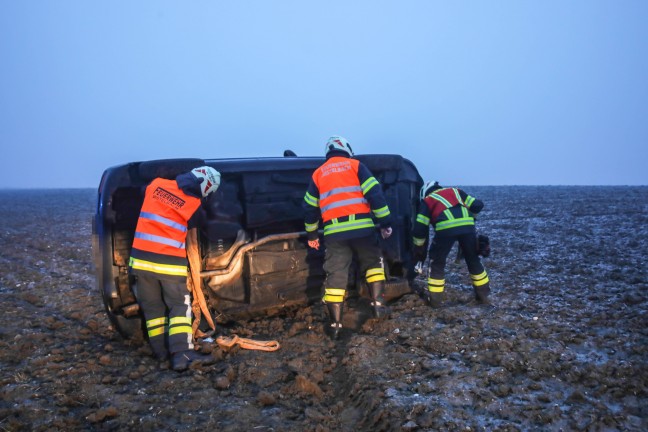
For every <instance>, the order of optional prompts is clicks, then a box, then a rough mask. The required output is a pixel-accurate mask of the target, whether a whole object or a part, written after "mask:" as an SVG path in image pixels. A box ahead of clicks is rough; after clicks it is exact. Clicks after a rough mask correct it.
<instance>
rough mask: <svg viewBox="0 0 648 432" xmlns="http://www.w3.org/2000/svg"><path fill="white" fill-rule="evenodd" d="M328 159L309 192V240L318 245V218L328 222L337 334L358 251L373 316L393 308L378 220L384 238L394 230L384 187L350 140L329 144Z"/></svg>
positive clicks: (327, 297) (331, 308) (330, 301)
mask: <svg viewBox="0 0 648 432" xmlns="http://www.w3.org/2000/svg"><path fill="white" fill-rule="evenodd" d="M325 152H326V162H325V163H324V164H323V165H321V166H320V167H319V168H317V169H316V170H315V172H314V173H313V176H312V178H311V181H310V184H309V185H308V190H307V191H306V195H305V196H304V210H305V214H306V216H305V226H306V232H307V233H308V245H309V246H310V247H312V248H315V249H319V247H320V242H319V237H318V228H319V219H320V217H321V219H322V221H323V225H324V227H323V228H324V239H325V240H326V251H325V256H324V271H325V272H326V281H325V283H324V296H323V298H322V300H323V301H324V303H325V304H326V306H327V310H328V314H329V320H330V326H327V331H328V332H329V334H330V336H331V338H332V339H337V338H338V336H339V333H340V330H341V329H342V304H343V302H344V296H345V294H346V287H347V282H348V275H349V266H350V265H351V261H352V259H353V254H354V253H355V254H357V257H358V260H359V266H360V270H361V271H362V272H363V273H364V275H365V279H366V281H367V285H368V287H369V292H370V295H371V298H372V306H373V313H374V317H376V318H382V317H384V316H386V315H387V314H388V313H389V310H388V308H387V306H386V302H385V298H384V292H385V268H384V262H383V257H382V252H381V250H380V245H379V243H378V237H377V235H376V224H375V223H374V219H375V220H376V222H377V223H378V225H379V227H380V231H381V234H382V237H383V238H387V237H389V236H390V235H391V232H392V228H391V214H390V211H389V207H388V206H387V202H386V200H385V197H384V195H383V192H382V188H381V186H380V184H379V183H378V180H376V179H375V178H374V176H373V174H372V173H371V171H369V169H368V168H367V167H366V166H365V165H363V164H362V163H360V162H359V161H358V160H357V159H353V151H352V150H351V146H350V145H349V142H348V141H347V140H346V139H344V138H342V137H339V136H333V137H331V138H329V140H328V141H327V143H326V146H325Z"/></svg>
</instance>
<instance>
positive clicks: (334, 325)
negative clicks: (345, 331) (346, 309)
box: [324, 303, 342, 340]
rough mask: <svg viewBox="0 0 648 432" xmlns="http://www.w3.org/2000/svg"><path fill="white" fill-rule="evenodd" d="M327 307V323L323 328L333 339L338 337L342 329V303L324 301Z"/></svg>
mask: <svg viewBox="0 0 648 432" xmlns="http://www.w3.org/2000/svg"><path fill="white" fill-rule="evenodd" d="M326 308H327V309H328V315H329V324H328V325H327V326H326V328H325V329H324V330H325V332H326V333H328V335H329V336H330V337H331V339H333V340H337V339H338V338H339V337H340V331H341V330H342V303H326Z"/></svg>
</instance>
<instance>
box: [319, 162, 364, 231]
mask: <svg viewBox="0 0 648 432" xmlns="http://www.w3.org/2000/svg"><path fill="white" fill-rule="evenodd" d="M359 166H360V162H359V161H358V160H357V159H349V158H345V157H337V156H334V157H332V158H330V159H329V160H327V161H326V163H324V165H322V166H320V167H319V168H318V169H317V170H316V171H315V172H314V173H313V181H314V182H315V185H316V186H317V189H318V190H319V195H320V196H319V206H320V210H321V212H322V220H323V221H324V222H327V221H329V220H331V219H334V218H339V217H343V216H349V215H352V214H359V213H369V212H371V207H370V206H369V203H368V202H367V200H366V199H365V197H364V194H363V193H362V187H361V186H360V180H359V179H358V167H359Z"/></svg>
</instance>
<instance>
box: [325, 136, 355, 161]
mask: <svg viewBox="0 0 648 432" xmlns="http://www.w3.org/2000/svg"><path fill="white" fill-rule="evenodd" d="M334 150H338V151H343V152H345V153H346V154H348V155H349V157H352V156H353V150H351V145H350V144H349V141H347V140H346V138H343V137H341V136H332V137H331V138H329V139H328V141H326V146H325V147H324V154H327V155H328V154H329V152H331V151H334Z"/></svg>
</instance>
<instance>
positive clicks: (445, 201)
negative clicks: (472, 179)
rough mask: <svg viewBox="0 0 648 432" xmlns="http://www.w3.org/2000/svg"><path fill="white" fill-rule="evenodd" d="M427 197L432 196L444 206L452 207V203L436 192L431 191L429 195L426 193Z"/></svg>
mask: <svg viewBox="0 0 648 432" xmlns="http://www.w3.org/2000/svg"><path fill="white" fill-rule="evenodd" d="M428 197H430V198H432V199H435V200H437V201H439V202H440V203H441V204H443V205H444V206H445V207H446V208H450V207H452V204H450V201H448V200H447V199H445V198H443V197H442V196H441V195H437V194H436V193H431V194H430V195H428Z"/></svg>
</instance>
